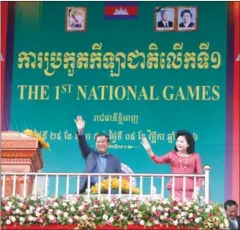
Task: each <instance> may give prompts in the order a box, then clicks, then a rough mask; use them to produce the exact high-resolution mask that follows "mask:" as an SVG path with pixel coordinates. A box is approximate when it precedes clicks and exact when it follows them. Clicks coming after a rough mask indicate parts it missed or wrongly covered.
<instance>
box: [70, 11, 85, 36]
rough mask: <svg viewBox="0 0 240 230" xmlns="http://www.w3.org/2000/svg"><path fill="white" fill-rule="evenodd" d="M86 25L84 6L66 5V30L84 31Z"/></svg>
mask: <svg viewBox="0 0 240 230" xmlns="http://www.w3.org/2000/svg"><path fill="white" fill-rule="evenodd" d="M86 27H87V8H86V7H66V31H70V32H74V31H75V32H84V31H86Z"/></svg>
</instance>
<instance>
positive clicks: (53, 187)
mask: <svg viewBox="0 0 240 230" xmlns="http://www.w3.org/2000/svg"><path fill="white" fill-rule="evenodd" d="M209 174H210V167H209V166H206V167H205V173H204V174H146V173H144V174H143V173H134V174H109V173H101V174H99V173H19V172H3V173H2V174H1V182H2V190H1V191H2V192H1V196H2V197H5V196H11V195H13V196H14V195H20V196H23V197H27V196H30V195H33V196H35V197H37V196H42V197H50V196H51V197H52V196H54V197H58V196H66V197H69V196H70V195H74V194H75V195H78V194H79V190H80V182H81V180H82V179H84V177H85V178H87V189H86V192H85V193H84V195H86V196H92V195H96V196H98V197H100V196H101V195H103V194H104V195H105V196H108V197H111V196H112V194H115V195H118V196H134V195H135V194H138V195H139V196H149V195H153V194H154V195H161V196H162V197H163V198H164V197H166V192H165V187H166V185H165V184H166V183H165V182H166V179H170V178H172V188H173V189H172V198H173V199H174V198H175V192H174V191H175V189H174V188H175V180H176V178H182V179H183V194H182V196H183V197H182V200H183V201H185V200H186V180H187V179H188V178H192V180H193V183H194V194H196V193H197V180H198V179H199V178H202V179H203V182H204V183H203V197H204V201H205V203H209V200H210V192H209V188H210V183H209ZM92 177H95V179H97V181H98V182H99V181H100V183H97V184H96V185H95V186H94V187H95V188H94V189H95V192H93V187H92V186H91V178H92ZM114 178H115V179H114ZM116 178H117V179H116ZM114 180H115V182H114V183H116V184H115V187H114V186H113V185H112V182H113V181H114ZM103 181H104V182H103ZM109 181H111V183H109ZM103 183H105V184H104V185H105V188H104V189H103V187H102V186H103ZM106 185H107V187H106ZM60 190H61V191H60ZM103 190H104V191H103Z"/></svg>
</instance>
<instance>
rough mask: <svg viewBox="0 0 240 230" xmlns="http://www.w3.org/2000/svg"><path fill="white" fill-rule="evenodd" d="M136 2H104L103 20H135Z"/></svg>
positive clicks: (136, 14) (136, 12) (136, 13)
mask: <svg viewBox="0 0 240 230" xmlns="http://www.w3.org/2000/svg"><path fill="white" fill-rule="evenodd" d="M137 16H138V2H104V18H105V19H117V20H118V19H137Z"/></svg>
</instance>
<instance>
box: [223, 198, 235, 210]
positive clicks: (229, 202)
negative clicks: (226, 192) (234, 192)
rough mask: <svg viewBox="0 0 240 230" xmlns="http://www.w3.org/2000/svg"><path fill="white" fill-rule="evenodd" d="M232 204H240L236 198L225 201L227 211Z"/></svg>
mask: <svg viewBox="0 0 240 230" xmlns="http://www.w3.org/2000/svg"><path fill="white" fill-rule="evenodd" d="M232 205H236V206H237V207H238V204H237V202H236V201H235V200H227V201H225V203H224V209H225V210H226V211H227V208H228V207H229V206H232Z"/></svg>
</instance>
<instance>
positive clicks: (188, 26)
mask: <svg viewBox="0 0 240 230" xmlns="http://www.w3.org/2000/svg"><path fill="white" fill-rule="evenodd" d="M177 14H178V20H177V22H178V31H196V30H197V27H198V10H197V7H194V6H187V7H185V6H184V7H178V13H177Z"/></svg>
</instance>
